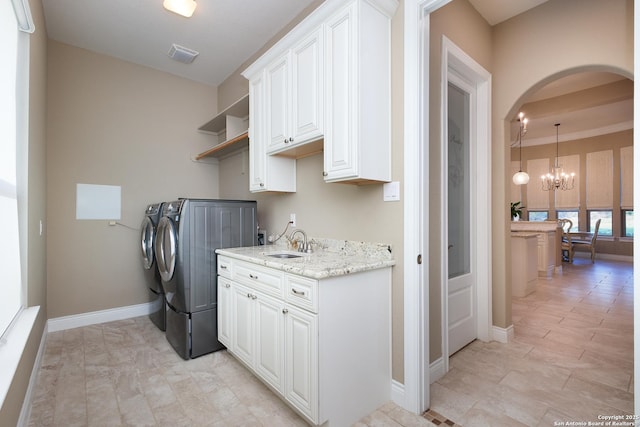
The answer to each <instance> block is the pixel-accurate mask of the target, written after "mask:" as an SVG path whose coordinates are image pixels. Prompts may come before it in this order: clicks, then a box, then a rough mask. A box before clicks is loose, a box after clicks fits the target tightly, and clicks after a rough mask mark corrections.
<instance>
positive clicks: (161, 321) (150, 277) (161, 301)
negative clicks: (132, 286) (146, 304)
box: [140, 203, 166, 331]
mask: <svg viewBox="0 0 640 427" xmlns="http://www.w3.org/2000/svg"><path fill="white" fill-rule="evenodd" d="M162 207H163V203H154V204H151V205H149V206H147V208H146V209H145V211H144V219H143V220H142V225H141V226H140V243H141V245H142V267H143V269H144V277H145V281H146V284H147V287H148V288H149V299H150V302H151V304H152V306H151V307H152V308H151V314H149V318H150V319H151V321H152V322H153V323H154V324H155V325H156V326H157V327H158V328H159V329H160V330H161V331H164V330H165V329H166V307H165V296H164V289H163V288H162V279H161V278H160V272H159V271H158V263H157V262H156V256H155V247H154V244H155V240H156V229H157V227H158V222H160V218H162Z"/></svg>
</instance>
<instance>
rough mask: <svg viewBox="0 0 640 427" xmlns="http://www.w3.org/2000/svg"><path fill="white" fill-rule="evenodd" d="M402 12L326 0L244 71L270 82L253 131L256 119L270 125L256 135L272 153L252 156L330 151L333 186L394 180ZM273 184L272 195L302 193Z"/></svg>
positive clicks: (387, 3)
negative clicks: (394, 78)
mask: <svg viewBox="0 0 640 427" xmlns="http://www.w3.org/2000/svg"><path fill="white" fill-rule="evenodd" d="M397 7H398V1H397V0H326V1H325V2H324V3H323V4H321V5H320V6H319V7H318V8H317V9H316V10H315V11H314V12H312V13H311V14H310V15H309V16H307V18H305V19H304V20H303V21H302V22H301V23H300V24H298V25H297V26H296V27H294V29H293V30H291V31H290V32H289V33H288V34H287V35H286V36H284V37H283V38H282V39H281V40H280V41H279V42H277V43H276V44H275V45H274V46H273V47H272V48H271V49H269V50H268V51H267V52H266V53H265V54H264V55H262V56H261V57H260V58H259V59H258V60H256V61H255V62H254V63H253V64H252V65H250V66H249V67H248V68H247V69H246V70H245V71H244V72H243V73H242V74H243V76H244V77H246V78H247V79H249V81H250V87H253V86H255V85H256V84H257V83H256V82H255V81H254V80H256V79H257V80H260V79H264V80H265V81H264V82H261V84H262V85H263V90H264V93H263V100H262V101H263V102H261V103H255V105H254V109H253V110H252V111H253V112H250V122H251V123H252V127H254V126H253V123H255V120H256V117H254V114H257V115H258V116H259V117H258V118H262V120H264V125H263V126H262V127H259V126H256V127H255V129H254V131H253V132H250V135H249V136H250V138H251V139H255V138H258V139H260V140H261V144H262V148H263V149H264V152H263V153H259V152H258V151H255V152H254V153H251V156H252V157H253V156H261V157H267V158H288V159H295V158H299V157H303V156H307V155H310V154H313V153H318V152H320V151H321V150H323V149H324V179H325V181H327V182H351V183H355V184H363V183H371V182H387V181H390V180H391V17H392V16H393V15H394V13H395V11H396V8H397ZM250 104H254V100H253V96H251V97H250ZM259 108H262V109H263V110H262V111H257V109H259ZM251 147H253V144H252V143H251V144H250V150H251ZM255 161H256V162H257V161H259V159H256V160H255ZM267 169H269V170H270V169H271V168H270V167H267ZM294 180H295V176H294ZM272 184H273V183H269V185H268V186H269V187H271V191H295V184H294V190H276V189H275V188H276V187H277V186H275V185H272ZM261 188H265V184H264V183H263V186H262V187H261ZM251 190H252V191H269V190H256V187H255V185H254V183H253V181H252V187H251Z"/></svg>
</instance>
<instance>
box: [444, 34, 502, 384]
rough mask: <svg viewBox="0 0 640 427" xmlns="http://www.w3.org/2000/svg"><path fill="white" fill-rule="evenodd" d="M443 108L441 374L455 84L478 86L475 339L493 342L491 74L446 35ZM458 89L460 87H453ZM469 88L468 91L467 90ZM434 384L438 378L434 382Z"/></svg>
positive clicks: (474, 117) (474, 123)
mask: <svg viewBox="0 0 640 427" xmlns="http://www.w3.org/2000/svg"><path fill="white" fill-rule="evenodd" d="M441 76H442V78H441V93H440V108H441V111H442V114H441V116H440V117H441V123H440V170H441V175H440V215H441V218H442V222H443V224H442V227H440V233H441V235H440V242H441V246H440V253H441V254H442V256H441V257H440V281H441V289H440V298H441V300H440V305H441V313H442V318H441V322H442V342H441V346H442V347H441V352H442V353H441V354H442V370H440V371H439V372H440V373H442V374H444V373H446V372H447V371H448V370H449V333H448V331H449V328H448V324H449V321H448V318H449V316H448V314H449V298H448V294H449V279H448V278H449V267H448V255H447V254H448V249H447V248H448V236H447V225H448V221H447V212H448V203H447V201H448V198H447V191H448V190H447V182H448V179H447V178H448V154H447V153H448V152H447V141H448V132H447V119H448V114H446V111H448V109H447V108H448V102H447V93H448V85H449V82H450V81H451V80H452V79H458V80H462V81H464V83H465V84H466V85H468V86H473V87H474V93H473V94H472V96H471V97H470V105H469V113H470V115H471V121H470V123H471V126H470V138H471V159H470V168H471V170H472V171H473V177H474V179H473V180H472V182H471V187H470V190H471V194H472V197H471V204H472V209H471V210H472V215H471V218H472V224H471V229H472V238H471V244H472V248H471V255H472V259H471V268H472V271H473V274H474V276H475V282H476V283H475V312H476V336H477V338H478V339H480V340H482V341H489V340H490V339H491V326H492V315H491V314H492V313H491V215H490V213H491V74H490V73H489V72H488V71H487V70H485V69H484V68H483V67H482V66H480V64H478V63H477V62H476V61H474V60H473V59H472V58H471V57H470V56H469V55H467V54H466V53H465V52H464V51H463V50H462V49H460V48H459V47H458V46H456V45H455V43H453V42H452V41H451V40H449V39H448V38H447V37H446V36H443V38H442V74H441ZM454 84H455V83H454ZM463 89H464V88H463ZM434 380H435V378H434Z"/></svg>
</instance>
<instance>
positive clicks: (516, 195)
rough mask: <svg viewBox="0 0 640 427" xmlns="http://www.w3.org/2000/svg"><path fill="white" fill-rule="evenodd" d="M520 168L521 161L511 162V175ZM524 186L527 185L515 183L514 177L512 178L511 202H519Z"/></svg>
mask: <svg viewBox="0 0 640 427" xmlns="http://www.w3.org/2000/svg"><path fill="white" fill-rule="evenodd" d="M519 170H520V162H517V161H514V162H511V175H509V176H511V177H513V175H514V174H516V173H517V172H518V171H519ZM522 187H526V185H524V186H523V185H515V184H514V183H513V179H512V180H511V203H515V202H519V201H521V200H522Z"/></svg>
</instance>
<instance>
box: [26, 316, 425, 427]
mask: <svg viewBox="0 0 640 427" xmlns="http://www.w3.org/2000/svg"><path fill="white" fill-rule="evenodd" d="M38 375H39V376H38V382H37V385H36V389H35V391H34V396H33V402H32V406H31V416H30V419H29V425H30V426H34V427H43V426H61V427H62V426H64V427H67V426H100V427H102V426H171V427H174V426H224V427H228V426H273V427H286V426H306V425H307V424H306V423H305V422H304V421H302V419H301V418H299V417H298V416H297V415H296V414H295V413H294V412H293V411H292V410H291V409H289V407H288V406H287V405H285V404H284V403H283V402H282V401H281V400H280V399H279V398H277V397H276V396H275V395H274V394H273V393H272V392H271V391H270V390H268V389H267V388H266V387H265V386H264V385H263V384H262V383H261V382H260V381H259V380H257V379H256V378H254V377H253V376H252V375H251V374H250V373H249V371H247V370H246V369H245V368H244V367H243V366H242V365H240V364H239V363H238V362H237V361H236V360H235V359H234V358H233V357H231V356H230V355H229V354H228V353H227V352H226V351H220V352H216V353H213V354H209V355H206V356H202V357H199V358H197V359H193V360H190V361H184V360H182V359H181V358H180V357H179V356H178V355H177V354H176V353H175V352H174V351H173V349H172V348H171V347H170V346H169V344H168V343H167V341H166V339H165V337H164V334H163V333H162V332H160V331H159V330H158V329H157V328H156V327H155V326H154V325H153V324H152V323H151V322H150V321H149V320H148V318H146V317H139V318H134V319H129V320H122V321H117V322H111V323H105V324H100V325H93V326H87V327H83V328H77V329H71V330H66V331H61V332H54V333H51V334H49V335H48V337H47V343H46V348H45V353H44V356H43V361H42V366H41V369H40V372H39V374H38ZM356 425H357V426H361V427H363V426H390V427H391V426H433V425H434V424H432V423H430V422H429V421H427V420H426V419H425V418H422V417H420V416H418V415H414V414H411V413H409V412H407V411H405V410H404V409H402V408H400V407H398V406H396V405H394V404H393V403H388V404H387V405H384V406H383V407H381V408H379V409H378V410H377V411H375V412H374V413H372V414H369V415H368V416H366V417H365V418H363V419H362V420H361V421H360V422H358V423H357V424H356Z"/></svg>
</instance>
